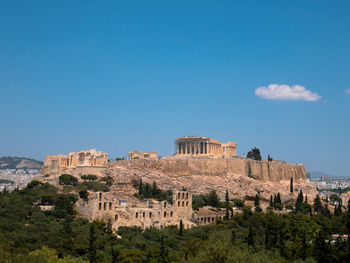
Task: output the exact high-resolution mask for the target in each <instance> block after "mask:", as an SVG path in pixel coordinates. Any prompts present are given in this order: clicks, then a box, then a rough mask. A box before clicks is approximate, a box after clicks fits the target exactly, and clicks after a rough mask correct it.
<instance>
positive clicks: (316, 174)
mask: <svg viewBox="0 0 350 263" xmlns="http://www.w3.org/2000/svg"><path fill="white" fill-rule="evenodd" d="M309 173H311V178H314V179H319V178H321V176H330V177H335V176H334V175H330V174H326V173H324V172H320V171H310V172H309Z"/></svg>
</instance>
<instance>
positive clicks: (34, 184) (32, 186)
mask: <svg viewBox="0 0 350 263" xmlns="http://www.w3.org/2000/svg"><path fill="white" fill-rule="evenodd" d="M42 184H43V183H42V182H40V181H38V180H33V181H31V182H30V183H29V184H28V185H27V187H28V188H31V189H33V188H37V187H38V186H39V185H42Z"/></svg>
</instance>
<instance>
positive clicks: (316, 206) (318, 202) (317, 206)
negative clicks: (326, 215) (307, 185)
mask: <svg viewBox="0 0 350 263" xmlns="http://www.w3.org/2000/svg"><path fill="white" fill-rule="evenodd" d="M322 209H323V206H322V203H321V198H320V196H319V195H317V196H316V198H315V199H314V211H315V212H319V213H320V212H321V211H322Z"/></svg>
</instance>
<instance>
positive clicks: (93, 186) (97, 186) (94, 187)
mask: <svg viewBox="0 0 350 263" xmlns="http://www.w3.org/2000/svg"><path fill="white" fill-rule="evenodd" d="M77 187H78V189H79V190H83V189H88V190H91V191H94V192H101V191H102V192H108V191H109V187H108V186H107V185H105V184H101V183H97V182H82V183H80V184H78V186H77Z"/></svg>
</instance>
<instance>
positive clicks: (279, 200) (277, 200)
mask: <svg viewBox="0 0 350 263" xmlns="http://www.w3.org/2000/svg"><path fill="white" fill-rule="evenodd" d="M276 203H277V204H282V201H281V195H280V193H277V197H276Z"/></svg>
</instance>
